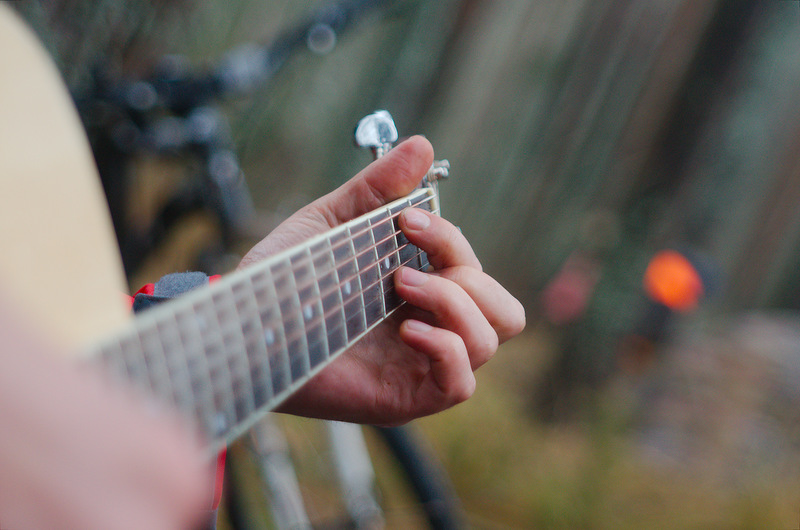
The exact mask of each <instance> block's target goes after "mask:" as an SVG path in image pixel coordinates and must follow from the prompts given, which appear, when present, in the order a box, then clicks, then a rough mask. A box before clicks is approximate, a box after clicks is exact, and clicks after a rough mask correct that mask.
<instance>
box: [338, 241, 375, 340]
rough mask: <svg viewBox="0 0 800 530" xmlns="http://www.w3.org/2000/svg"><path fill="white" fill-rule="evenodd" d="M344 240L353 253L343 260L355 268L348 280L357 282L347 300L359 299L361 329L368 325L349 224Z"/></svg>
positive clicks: (359, 273)
mask: <svg viewBox="0 0 800 530" xmlns="http://www.w3.org/2000/svg"><path fill="white" fill-rule="evenodd" d="M346 242H347V244H348V245H349V246H350V248H349V250H350V252H351V253H352V254H353V257H352V258H351V259H348V260H345V263H349V264H352V265H353V267H354V268H355V270H356V274H355V276H354V277H352V278H350V279H349V281H351V282H356V283H357V287H356V289H355V294H354V295H353V296H352V297H350V299H349V300H348V302H350V301H352V300H355V299H356V298H360V299H361V306H360V311H359V313H358V314H359V315H360V316H361V320H362V321H363V324H364V328H363V329H367V327H368V326H367V314H366V312H365V311H364V306H365V304H364V286H363V285H362V283H361V270H360V269H359V267H358V255H357V254H356V246H355V236H353V233H352V231H351V230H350V227H349V226H348V227H347V238H346ZM334 266H336V265H334ZM337 288H341V287H337ZM362 331H363V330H362ZM348 338H349V331H348Z"/></svg>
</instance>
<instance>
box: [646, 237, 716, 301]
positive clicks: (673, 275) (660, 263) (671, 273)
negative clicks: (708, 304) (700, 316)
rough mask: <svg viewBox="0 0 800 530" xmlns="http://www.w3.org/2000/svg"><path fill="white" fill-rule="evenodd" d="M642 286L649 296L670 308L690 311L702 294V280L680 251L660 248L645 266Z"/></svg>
mask: <svg viewBox="0 0 800 530" xmlns="http://www.w3.org/2000/svg"><path fill="white" fill-rule="evenodd" d="M644 289H645V291H646V292H647V295H648V296H650V298H652V299H653V300H655V301H656V302H659V303H662V304H664V305H665V306H667V307H668V308H670V309H672V310H673V311H691V310H692V309H694V308H695V307H697V304H698V303H699V302H700V298H702V296H703V280H702V279H701V278H700V274H699V273H698V272H697V269H695V268H694V265H692V263H691V262H690V261H689V260H688V259H686V257H684V256H683V255H682V254H681V253H679V252H676V251H674V250H662V251H661V252H659V253H658V254H656V255H655V256H654V257H653V259H652V260H650V263H649V264H648V265H647V270H646V271H645V273H644Z"/></svg>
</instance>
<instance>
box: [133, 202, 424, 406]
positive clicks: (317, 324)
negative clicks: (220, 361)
mask: <svg viewBox="0 0 800 530" xmlns="http://www.w3.org/2000/svg"><path fill="white" fill-rule="evenodd" d="M431 200H432V198H431V197H423V198H422V199H421V200H419V201H417V202H416V203H411V204H410V205H409V206H408V207H415V206H418V205H420V204H422V203H425V202H430V201H431ZM404 209H405V208H404ZM433 213H436V211H434V212H433ZM399 214H400V212H399V211H398V212H397V213H396V214H390V215H389V216H388V217H386V218H384V219H382V220H381V221H379V222H378V223H376V224H374V225H371V224H367V225H366V226H365V227H364V228H363V229H362V230H360V231H358V232H355V233H351V234H350V237H349V238H345V239H344V240H343V241H340V242H338V243H337V245H336V246H334V245H331V246H330V248H326V249H324V250H323V251H321V252H317V253H316V254H312V253H311V252H308V253H307V254H306V255H305V256H303V257H302V258H301V259H300V260H298V262H296V263H295V265H300V264H301V263H303V262H307V261H313V260H314V259H315V257H318V256H320V255H322V254H323V253H325V254H330V255H331V256H333V250H334V249H335V248H337V247H340V246H342V245H350V244H351V243H353V241H354V240H355V239H356V238H357V237H359V236H362V235H364V234H366V233H368V232H370V231H372V233H373V237H371V239H372V240H374V232H375V229H376V228H379V227H381V228H382V227H383V225H385V224H387V223H391V222H392V221H393V220H394V219H395V218H396V217H397V216H399ZM367 223H369V220H368V221H367ZM400 233H401V232H400V231H393V232H392V233H391V234H390V235H389V236H387V237H385V238H383V239H380V240H378V241H377V242H375V243H374V244H371V245H369V246H368V247H366V248H364V249H363V250H361V251H360V252H359V253H358V254H355V255H354V256H353V257H351V258H348V259H347V260H345V261H344V262H341V263H336V262H335V261H333V268H332V269H331V271H329V272H327V271H326V272H325V274H329V273H333V272H337V278H338V271H339V270H340V269H342V268H343V267H344V266H346V265H348V264H355V265H356V266H357V260H358V258H359V257H361V256H363V255H364V254H366V253H368V252H373V251H375V254H376V255H377V254H378V251H377V250H376V249H377V248H378V247H379V246H381V245H383V244H385V243H386V242H387V241H389V240H391V239H392V238H394V237H396V236H397V235H398V234H400ZM329 241H330V240H329ZM409 244H410V243H407V244H404V245H401V246H400V247H398V248H397V249H396V250H394V249H392V250H391V251H390V252H389V253H388V254H386V255H384V256H379V258H378V260H377V261H376V262H375V263H372V264H370V266H369V267H366V268H364V269H362V270H361V271H359V272H358V274H356V275H353V276H351V277H349V278H347V279H346V280H345V281H341V280H340V281H339V283H338V285H336V286H334V288H333V289H330V290H329V291H326V292H325V293H324V294H322V293H320V296H319V297H316V296H315V297H314V298H313V299H312V300H310V301H306V304H305V305H309V304H312V303H313V304H315V305H316V304H320V305H321V301H322V298H323V297H324V296H328V295H330V294H332V293H333V292H335V291H336V290H337V289H342V288H343V287H344V286H345V285H346V284H347V282H352V281H354V280H355V279H356V278H359V279H361V277H362V276H363V273H364V272H365V271H367V270H369V269H371V268H373V267H379V266H380V264H381V262H382V261H383V260H384V259H385V258H386V257H388V256H391V255H393V254H395V253H396V254H397V255H398V256H399V255H400V250H402V249H403V248H405V247H406V246H408V245H409ZM353 248H354V249H355V245H354V243H353ZM419 255H421V252H417V253H415V255H414V256H413V257H412V258H411V259H409V260H406V261H405V262H403V263H400V264H398V266H397V267H396V268H393V269H390V270H388V271H387V272H394V270H396V269H397V268H399V267H400V266H402V265H406V264H408V263H409V262H410V261H412V260H413V259H416V258H417V257H418V256H419ZM289 259H291V257H290V258H289ZM311 266H312V267H313V263H312V264H311ZM290 272H291V274H292V275H293V274H294V272H293V271H290ZM287 276H288V274H287ZM382 280H383V278H381V277H379V279H378V280H377V281H374V282H372V283H371V284H369V285H367V286H366V287H364V286H363V285H362V286H361V289H360V291H361V292H355V293H353V294H352V296H350V297H349V298H347V301H346V302H345V299H344V298H342V307H335V308H333V309H332V310H330V311H327V312H325V311H324V309H323V312H322V314H321V315H320V316H319V317H318V318H315V319H314V320H313V321H308V319H303V322H304V326H303V328H304V329H303V330H305V329H308V328H311V329H312V330H313V329H315V328H322V325H323V323H324V321H326V320H327V319H328V318H329V317H330V316H332V315H333V314H334V313H337V312H343V306H344V304H345V303H349V302H351V301H352V300H353V299H355V298H356V297H358V296H362V298H363V295H364V293H365V292H366V291H368V290H370V289H372V288H373V287H374V286H375V285H377V284H380V283H382ZM317 281H318V280H317V279H316V278H312V279H311V281H310V283H309V284H308V285H304V286H303V287H302V288H307V287H310V286H312V285H313V284H314V283H315V282H317ZM393 291H394V285H393V284H391V285H389V288H388V289H385V290H382V292H383V301H385V299H386V296H387V295H391V293H392V292H393ZM298 292H299V290H298ZM290 296H293V295H290ZM286 300H287V298H284V299H283V300H282V301H286ZM383 301H382V300H380V299H378V298H375V299H374V300H371V301H370V302H369V303H367V302H365V303H364V307H363V308H362V309H360V311H359V314H358V315H355V316H352V315H351V317H350V318H345V319H342V320H343V322H341V323H337V325H336V326H335V327H334V328H333V329H332V331H338V330H339V328H342V327H345V326H346V325H347V323H349V322H350V321H351V320H352V319H353V318H358V317H360V316H363V317H364V319H365V320H366V309H367V308H368V307H369V306H370V305H371V304H373V303H378V302H383ZM300 310H301V312H302V310H303V308H302V307H301V308H300ZM382 312H385V303H384V309H383V310H382ZM173 316H174V315H173ZM281 316H282V317H284V315H281ZM294 316H295V317H298V315H294ZM299 316H302V314H300V315H299ZM381 318H383V317H381ZM283 320H285V318H283ZM298 320H300V319H299V318H298ZM221 331H222V333H223V335H224V330H221ZM308 334H309V333H308V332H306V333H303V334H299V335H298V336H297V337H295V336H291V337H286V344H287V346H288V344H291V343H292V342H293V341H295V340H298V339H299V338H300V337H301V336H303V335H305V336H306V337H308ZM136 335H137V339H140V338H141V335H140V334H139V333H137V334H136ZM328 335H329V333H326V337H325V338H324V339H320V340H317V341H316V342H313V343H310V344H307V346H308V349H309V350H310V349H311V348H312V347H315V346H318V345H319V344H320V343H322V342H323V341H324V340H326V339H328ZM178 341H179V342H181V339H180V337H178ZM345 342H346V343H347V341H345ZM142 349H144V348H143V347H142ZM120 353H123V355H124V353H125V352H124V351H120ZM124 357H126V359H125V360H126V361H127V356H126V355H124ZM162 357H163V355H162ZM143 360H144V359H143ZM161 360H162V361H163V362H161V363H160V364H161V365H164V366H165V365H166V364H167V362H166V359H163V358H162V359H161ZM309 360H310V359H309ZM145 362H147V361H146V360H145ZM129 364H130V363H128V362H125V365H126V371H128V372H130V369H128V368H127V366H128V365H129ZM147 364H148V365H150V364H151V363H147ZM205 364H206V368H207V369H208V371H210V370H211V369H212V367H211V365H210V363H205ZM248 366H249V360H248ZM157 371H158V372H164V371H168V369H165V368H162V369H161V370H157ZM230 373H231V375H234V374H233V372H230ZM154 375H155V374H154ZM163 378H164V377H163V375H162V376H161V377H160V379H162V380H163ZM148 379H150V378H149V377H148ZM167 379H168V377H167ZM211 381H212V386H214V385H213V378H211ZM148 383H150V386H151V387H153V386H154V384H153V383H155V382H153V381H148ZM235 383H236V381H232V386H233V385H235ZM158 386H163V385H158ZM169 387H170V388H171V389H172V390H173V391H172V392H170V394H172V396H171V397H172V398H173V400H174V401H176V402H177V401H181V400H180V399H179V397H180V396H177V395H176V394H175V392H174V390H177V388H176V387H175V386H174V385H172V384H170V385H169ZM154 390H155V388H154ZM191 401H193V402H196V401H197V400H195V399H192V400H191Z"/></svg>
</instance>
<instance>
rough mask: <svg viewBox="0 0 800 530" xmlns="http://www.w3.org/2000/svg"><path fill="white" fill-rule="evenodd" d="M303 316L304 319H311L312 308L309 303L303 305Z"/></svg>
mask: <svg viewBox="0 0 800 530" xmlns="http://www.w3.org/2000/svg"><path fill="white" fill-rule="evenodd" d="M303 316H304V317H305V319H306V320H311V319H312V318H313V317H314V308H313V307H311V306H310V305H307V306H305V307H303Z"/></svg>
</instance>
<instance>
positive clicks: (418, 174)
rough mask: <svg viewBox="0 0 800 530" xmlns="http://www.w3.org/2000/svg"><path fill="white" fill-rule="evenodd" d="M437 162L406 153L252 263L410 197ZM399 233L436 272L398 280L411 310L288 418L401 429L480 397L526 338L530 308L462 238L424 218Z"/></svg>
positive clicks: (319, 383)
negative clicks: (495, 360) (481, 387)
mask: <svg viewBox="0 0 800 530" xmlns="http://www.w3.org/2000/svg"><path fill="white" fill-rule="evenodd" d="M432 162H433V148H432V147H431V145H430V143H428V141H427V140H425V139H424V138H422V137H413V138H410V139H409V140H407V141H405V142H403V143H401V144H399V145H398V146H397V147H395V148H394V149H392V150H391V151H389V153H388V154H386V155H385V156H384V157H382V158H380V159H378V160H376V161H375V162H373V163H372V164H370V165H369V166H368V167H367V168H365V169H364V170H363V171H361V172H360V173H359V174H358V175H356V176H355V177H353V178H352V179H351V180H350V181H348V182H347V183H345V184H344V185H342V186H341V187H340V188H338V189H336V190H334V191H333V192H331V193H330V194H328V195H326V196H324V197H322V198H320V199H318V200H317V201H315V202H313V203H311V204H309V205H308V206H306V207H304V208H302V209H301V210H299V211H298V212H297V213H295V214H294V215H293V216H291V217H290V218H289V219H287V220H286V221H285V222H284V223H282V224H281V225H280V226H279V227H278V228H276V229H275V230H274V231H273V232H272V233H271V234H270V235H269V236H267V237H266V238H265V239H264V240H262V241H261V242H260V243H258V244H257V245H256V246H255V247H254V248H253V249H252V250H251V251H250V252H249V253H248V254H247V255H246V256H245V257H244V259H243V260H242V264H241V266H247V265H248V264H250V263H253V262H256V261H259V260H261V259H263V258H265V257H267V256H270V255H272V254H275V253H277V252H279V251H280V250H283V249H285V248H288V247H290V246H293V245H295V244H297V243H300V242H302V241H304V240H305V239H308V238H309V237H311V236H313V235H316V234H319V233H321V232H324V231H327V230H329V229H331V228H333V227H335V226H337V225H339V224H342V223H344V222H347V221H349V220H351V219H353V218H355V217H358V216H359V215H361V214H364V213H367V212H369V211H372V210H374V209H376V208H378V207H380V206H381V205H383V204H386V203H388V202H390V201H392V200H394V199H397V198H399V197H402V196H405V195H407V194H409V193H410V192H411V191H412V190H413V189H414V188H415V187H416V186H417V185H418V184H419V182H420V181H421V180H422V177H423V176H424V175H425V173H426V172H427V171H428V169H429V168H430V166H431V164H432ZM399 226H400V228H401V230H403V233H404V234H405V235H406V237H407V238H408V240H409V241H411V242H412V243H413V244H415V245H417V246H418V247H420V248H421V249H423V250H424V251H425V252H427V254H428V259H429V261H430V263H431V265H432V266H433V268H434V270H433V272H431V273H420V272H418V271H415V270H413V269H410V268H406V267H403V268H401V269H400V270H398V271H397V273H396V274H395V276H394V280H395V288H396V290H397V293H398V294H399V295H400V297H402V298H403V299H404V300H406V301H407V302H408V304H405V305H404V306H403V307H401V308H400V309H399V310H398V311H396V312H395V313H394V314H393V315H392V316H391V317H390V318H389V319H387V320H386V321H385V322H383V323H382V324H380V325H379V326H377V327H376V328H375V329H373V330H372V331H371V332H370V333H368V334H367V335H366V336H365V337H364V338H362V339H361V340H360V341H359V342H358V343H356V344H355V345H354V346H352V347H351V348H350V349H349V350H348V351H346V352H345V353H344V354H343V355H342V356H341V357H340V358H338V359H337V360H335V361H334V362H333V363H331V365H330V366H328V367H327V368H325V369H324V370H323V371H322V372H320V373H319V374H318V375H317V376H315V377H314V378H313V379H311V381H309V382H308V383H306V385H304V386H303V388H301V389H300V390H299V391H298V392H296V393H295V394H294V395H293V396H291V397H290V398H289V399H288V400H287V401H286V402H285V403H284V404H283V405H281V407H280V408H279V409H278V410H279V411H281V412H287V413H292V414H298V415H302V416H310V417H317V418H325V419H336V420H343V421H352V422H358V423H374V424H383V425H388V424H401V423H405V422H407V421H409V420H412V419H414V418H417V417H420V416H424V415H428V414H433V413H436V412H439V411H441V410H444V409H446V408H448V407H450V406H452V405H455V404H457V403H459V402H461V401H464V400H465V399H467V398H468V397H470V396H471V395H472V393H473V391H474V389H475V377H474V375H473V372H474V370H476V369H477V368H479V367H480V366H481V365H483V364H484V363H485V362H487V361H488V360H489V359H490V358H491V357H492V356H493V355H494V353H495V351H496V350H497V347H498V344H499V343H501V342H503V341H505V340H508V339H509V338H511V337H513V336H514V335H516V334H518V333H519V332H520V331H522V329H523V327H524V326H525V314H524V310H523V308H522V305H521V304H520V303H519V302H518V301H517V300H516V299H515V298H514V297H513V296H511V295H510V294H509V293H508V292H507V291H506V290H505V289H504V288H503V287H502V286H500V284H498V283H497V282H496V281H495V280H494V279H492V278H491V277H490V276H488V275H487V274H485V273H484V272H482V268H481V264H480V262H479V261H478V259H477V257H476V256H475V253H474V252H473V251H472V248H471V247H470V245H469V243H468V242H467V240H466V239H465V238H464V236H463V235H462V234H461V233H460V231H459V230H458V229H457V228H456V227H454V226H453V225H452V224H450V223H449V222H448V221H446V220H444V219H442V218H440V217H437V216H435V215H432V214H429V213H428V212H425V211H423V210H420V209H414V208H410V209H407V210H405V211H404V212H403V213H402V214H401V215H400V218H399Z"/></svg>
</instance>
